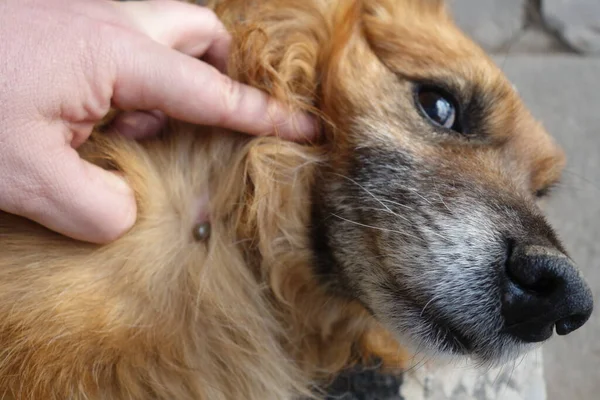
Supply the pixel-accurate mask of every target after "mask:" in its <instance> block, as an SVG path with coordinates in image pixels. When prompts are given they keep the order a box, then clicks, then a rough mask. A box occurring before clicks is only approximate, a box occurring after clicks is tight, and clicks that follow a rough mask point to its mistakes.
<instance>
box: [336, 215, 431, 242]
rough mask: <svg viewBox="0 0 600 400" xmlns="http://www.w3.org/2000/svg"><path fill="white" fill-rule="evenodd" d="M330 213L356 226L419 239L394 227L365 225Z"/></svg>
mask: <svg viewBox="0 0 600 400" xmlns="http://www.w3.org/2000/svg"><path fill="white" fill-rule="evenodd" d="M331 215H333V216H334V217H336V218H339V219H341V220H343V221H346V222H349V223H351V224H355V225H358V226H362V227H364V228H370V229H375V230H378V231H383V232H391V233H397V234H400V235H403V236H408V237H412V238H414V239H419V238H418V237H417V236H415V235H411V234H409V233H406V232H402V231H396V230H394V229H386V228H380V227H378V226H371V225H367V224H362V223H360V222H356V221H352V220H350V219H348V218H344V217H342V216H340V215H337V214H334V213H331Z"/></svg>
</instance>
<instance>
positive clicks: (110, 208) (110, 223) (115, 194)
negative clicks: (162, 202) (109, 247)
mask: <svg viewBox="0 0 600 400" xmlns="http://www.w3.org/2000/svg"><path fill="white" fill-rule="evenodd" d="M92 167H94V168H97V167H95V166H92ZM98 173H100V174H101V175H103V176H102V180H103V181H104V188H99V190H103V191H104V192H105V196H104V199H105V201H106V203H105V206H106V208H105V210H104V212H102V211H99V212H98V214H97V215H96V218H94V220H95V223H93V224H91V225H90V229H88V230H86V231H84V234H83V236H82V237H83V240H85V241H89V242H93V243H97V244H107V243H110V242H113V241H115V240H117V239H119V238H120V237H122V236H123V235H125V234H126V233H127V232H129V231H130V230H131V228H132V227H133V225H134V224H135V222H136V219H137V203H136V200H135V194H134V191H133V189H132V188H131V186H130V185H129V184H128V182H127V180H126V179H125V178H124V177H123V176H122V175H121V174H119V173H117V172H113V171H106V170H102V169H100V168H98ZM104 213H106V214H108V215H106V216H103V215H102V214H104ZM94 225H95V226H94Z"/></svg>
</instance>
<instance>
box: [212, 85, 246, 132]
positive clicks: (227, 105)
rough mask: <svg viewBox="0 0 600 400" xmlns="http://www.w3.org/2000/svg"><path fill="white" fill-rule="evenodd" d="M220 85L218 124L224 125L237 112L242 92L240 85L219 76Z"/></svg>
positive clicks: (241, 99)
mask: <svg viewBox="0 0 600 400" xmlns="http://www.w3.org/2000/svg"><path fill="white" fill-rule="evenodd" d="M219 80H220V84H219V85H218V90H219V93H220V98H221V102H220V111H219V121H218V122H219V124H221V125H223V124H226V123H227V122H228V121H230V120H231V118H232V117H234V116H235V114H236V113H237V112H238V111H239V109H240V105H241V104H242V101H243V91H242V86H241V84H240V83H238V82H236V81H234V80H233V79H231V78H229V77H227V76H226V75H222V74H219Z"/></svg>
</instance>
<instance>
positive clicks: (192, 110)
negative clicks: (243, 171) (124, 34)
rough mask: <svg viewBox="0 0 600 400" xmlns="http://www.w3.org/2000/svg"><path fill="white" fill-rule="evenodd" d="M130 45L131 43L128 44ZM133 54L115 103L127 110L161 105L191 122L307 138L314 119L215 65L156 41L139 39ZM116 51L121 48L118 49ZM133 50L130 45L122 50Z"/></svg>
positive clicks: (121, 73)
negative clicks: (233, 78)
mask: <svg viewBox="0 0 600 400" xmlns="http://www.w3.org/2000/svg"><path fill="white" fill-rule="evenodd" d="M130 45H131V44H130ZM134 45H136V47H138V46H139V47H140V48H137V49H136V52H135V57H136V58H132V57H117V59H119V60H128V61H129V62H122V63H121V64H119V65H117V77H116V83H115V88H114V94H113V101H114V102H115V104H116V105H117V106H118V107H121V108H124V109H143V110H154V109H158V110H161V111H163V112H165V113H166V114H168V115H170V116H171V117H173V118H177V119H180V120H184V121H187V122H190V123H195V124H201V125H211V126H220V127H223V128H228V129H232V130H237V131H241V132H245V133H249V134H253V135H271V134H277V135H278V136H281V137H283V138H286V139H293V140H306V139H312V138H314V137H315V135H316V128H315V127H316V125H315V123H314V120H313V119H312V118H311V117H309V116H308V115H306V114H304V113H300V112H294V113H290V111H289V110H288V109H287V108H286V107H285V106H284V105H283V104H281V103H279V102H277V101H275V100H274V99H273V98H271V97H270V96H268V95H267V94H266V93H264V92H262V91H260V90H258V89H256V88H253V87H250V86H247V85H243V84H241V83H238V82H236V81H233V80H231V79H230V78H228V77H227V76H225V75H223V74H221V73H219V71H217V70H216V69H215V68H213V67H211V66H210V65H208V64H206V63H203V62H201V61H198V60H195V59H193V58H190V57H188V56H185V55H183V54H181V53H178V52H177V51H174V50H172V49H168V48H166V47H164V46H160V45H157V44H155V43H151V42H149V43H137V44H134ZM116 51H117V50H116ZM118 51H122V52H124V53H125V54H133V53H134V52H133V51H130V50H129V49H128V48H127V47H122V48H120V49H118Z"/></svg>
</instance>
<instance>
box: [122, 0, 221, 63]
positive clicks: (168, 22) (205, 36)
mask: <svg viewBox="0 0 600 400" xmlns="http://www.w3.org/2000/svg"><path fill="white" fill-rule="evenodd" d="M118 7H120V8H121V11H122V12H123V13H124V14H125V15H126V16H127V18H128V20H129V21H130V23H131V24H132V25H133V27H134V28H135V29H136V30H137V31H139V32H141V33H143V34H144V35H146V36H148V37H150V38H151V39H153V40H154V41H156V42H158V43H160V44H162V45H165V46H168V47H171V48H173V49H175V50H178V51H180V52H182V53H185V54H188V55H191V56H194V57H200V56H203V58H204V59H205V60H206V61H207V62H208V63H210V64H211V65H214V66H215V67H216V68H217V69H219V70H220V71H221V72H225V68H226V64H227V57H228V55H229V48H230V45H231V35H230V34H229V32H227V29H226V28H225V26H224V25H223V24H222V23H221V21H220V20H219V18H218V17H217V16H216V15H215V13H214V12H212V11H211V10H210V9H208V8H205V7H198V6H196V5H192V4H187V3H183V2H181V1H168V0H161V1H157V0H153V1H142V2H123V3H118Z"/></svg>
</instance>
